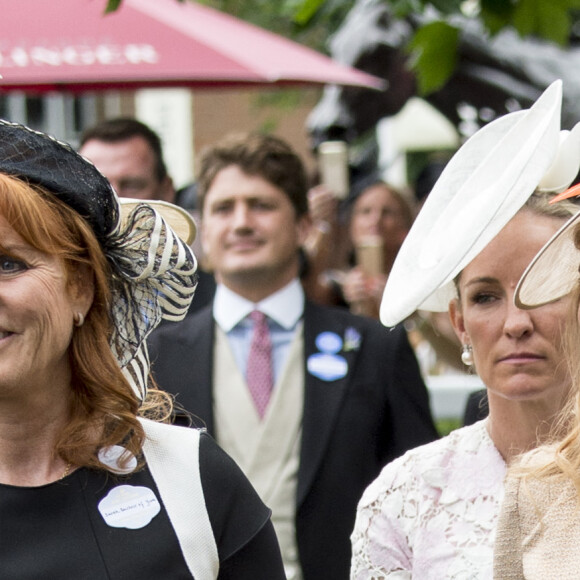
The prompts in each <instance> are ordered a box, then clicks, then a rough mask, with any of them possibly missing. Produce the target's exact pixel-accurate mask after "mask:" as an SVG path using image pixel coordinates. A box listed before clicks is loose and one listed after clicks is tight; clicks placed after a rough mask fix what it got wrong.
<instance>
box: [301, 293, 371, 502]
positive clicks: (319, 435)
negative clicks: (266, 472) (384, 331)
mask: <svg viewBox="0 0 580 580" xmlns="http://www.w3.org/2000/svg"><path fill="white" fill-rule="evenodd" d="M345 330H346V327H345V325H344V324H343V321H342V320H337V319H336V316H333V311H332V310H327V309H323V308H319V307H317V306H316V305H314V304H310V303H306V305H305V308H304V372H305V380H304V387H305V392H304V413H303V432H302V448H301V452H300V469H299V473H298V492H297V505H300V504H301V502H302V501H303V500H304V498H305V497H306V494H307V492H308V490H309V488H310V486H311V485H312V481H313V480H314V477H315V475H316V471H317V470H318V467H319V465H320V462H321V461H322V458H323V456H324V452H325V450H326V448H327V447H328V444H329V441H330V437H331V435H332V430H333V427H334V424H335V422H336V419H337V417H338V414H339V412H340V409H341V406H342V401H343V399H344V396H345V393H346V391H347V388H348V385H349V383H350V380H351V375H352V370H353V368H354V367H355V364H356V358H357V355H358V352H359V350H358V348H357V349H354V350H347V351H346V352H345V351H342V352H340V353H339V354H340V356H341V357H344V358H345V359H346V361H347V364H348V370H347V373H346V376H344V377H343V378H339V379H337V380H333V381H325V380H322V379H320V378H318V377H316V376H314V375H313V374H311V373H309V372H308V370H307V368H306V366H307V364H308V357H310V356H311V355H313V354H316V353H318V352H320V351H319V350H318V348H317V347H316V344H315V341H316V338H317V337H318V336H319V335H320V333H322V332H333V333H336V334H337V335H338V336H340V337H341V338H342V339H343V340H344V334H345ZM357 330H358V329H357ZM358 332H360V330H358ZM359 348H360V345H359Z"/></svg>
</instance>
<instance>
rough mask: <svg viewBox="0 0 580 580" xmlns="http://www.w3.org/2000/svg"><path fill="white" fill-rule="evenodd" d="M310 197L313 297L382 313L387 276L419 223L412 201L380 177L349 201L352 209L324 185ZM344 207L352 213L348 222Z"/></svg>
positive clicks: (360, 310) (374, 315) (365, 312)
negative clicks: (414, 213)
mask: <svg viewBox="0 0 580 580" xmlns="http://www.w3.org/2000/svg"><path fill="white" fill-rule="evenodd" d="M308 202H309V210H310V214H311V217H312V222H313V225H314V227H313V232H312V235H311V237H310V238H309V240H308V241H307V243H306V255H307V256H308V260H309V263H308V266H309V270H308V274H309V276H308V277H307V278H306V290H307V292H308V293H309V295H310V296H311V298H312V299H313V300H316V301H319V302H323V303H328V304H334V305H336V304H342V305H345V306H348V307H349V308H350V310H351V311H352V312H355V313H356V314H363V315H366V316H371V317H372V318H378V317H379V306H380V302H381V296H382V294H383V289H384V287H385V282H386V279H387V275H388V273H389V272H390V270H391V267H392V265H393V262H394V260H395V257H396V255H397V252H398V251H399V248H400V247H401V244H402V243H403V240H404V239H405V236H406V235H407V232H408V231H409V229H410V227H411V224H412V223H413V211H412V209H411V206H410V204H409V202H408V201H407V199H406V198H405V196H404V194H402V193H401V192H399V191H398V190H397V189H395V188H394V187H392V186H390V185H388V184H387V183H385V182H383V181H380V180H372V181H370V182H369V183H368V184H367V185H365V186H363V187H362V190H361V191H360V192H359V193H358V194H357V195H356V196H354V199H352V200H351V199H349V200H348V201H347V202H345V203H347V204H349V205H350V207H349V208H348V211H347V210H346V209H345V208H339V204H338V200H337V199H336V198H334V196H333V194H332V192H331V191H329V190H328V189H326V188H325V187H324V186H322V185H319V186H316V187H314V188H312V189H311V190H310V192H309V194H308ZM345 203H343V204H341V205H345ZM339 210H340V211H341V212H345V213H348V217H347V218H346V222H347V223H346V224H341V220H340V219H339V217H338V215H337V211H339ZM343 219H345V218H343Z"/></svg>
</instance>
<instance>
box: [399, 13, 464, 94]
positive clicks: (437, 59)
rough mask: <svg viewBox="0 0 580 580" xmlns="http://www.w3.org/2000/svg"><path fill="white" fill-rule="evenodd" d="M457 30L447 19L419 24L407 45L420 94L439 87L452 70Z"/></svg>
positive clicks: (457, 40) (455, 56) (457, 39)
mask: <svg viewBox="0 0 580 580" xmlns="http://www.w3.org/2000/svg"><path fill="white" fill-rule="evenodd" d="M458 42H459V30H458V29H457V28H455V27H454V26H451V25H450V24H448V23H447V22H443V21H435V22H430V23H429V24H427V25H425V26H422V27H421V28H420V29H419V30H418V31H417V32H416V34H415V36H414V37H413V39H412V40H411V43H410V45H409V50H410V52H411V66H412V67H413V68H414V70H415V71H416V72H417V80H418V83H419V84H418V88H419V93H420V94H427V93H430V92H432V91H435V90H437V89H439V88H441V87H442V86H443V85H444V84H445V83H446V82H447V79H449V77H450V76H451V74H452V73H453V70H454V69H455V64H456V60H457V43H458Z"/></svg>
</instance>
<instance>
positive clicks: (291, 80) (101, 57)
mask: <svg viewBox="0 0 580 580" xmlns="http://www.w3.org/2000/svg"><path fill="white" fill-rule="evenodd" d="M104 6H105V1H104V0H54V1H51V2H47V1H46V0H17V1H14V2H4V5H3V6H2V16H1V17H0V74H1V75H2V79H0V91H1V90H2V89H5V90H8V89H10V90H13V89H20V90H28V91H47V90H70V91H75V92H78V91H85V90H102V89H135V88H142V87H149V88H151V87H168V86H174V87H175V86H182V87H192V88H194V87H208V88H209V87H225V86H257V85H266V86H273V85H274V86H284V85H301V84H341V85H360V86H367V87H375V88H381V86H382V81H381V80H380V79H377V78H375V77H372V76H370V75H368V74H366V73H363V72H361V71H358V70H356V69H353V68H350V67H347V66H344V65H342V64H339V63H337V62H335V61H333V60H332V59H330V58H329V57H326V56H325V55H322V54H320V53H318V52H315V51H313V50H311V49H309V48H306V47H304V46H301V45H300V44H298V43H295V42H292V41H290V40H288V39H286V38H283V37H281V36H278V35H275V34H273V33H271V32H268V31H266V30H263V29H261V28H257V27H255V26H252V25H250V24H248V23H246V22H244V21H241V20H239V19H236V18H234V17H232V16H229V15H227V14H224V13H222V12H219V11H216V10H213V9H210V8H208V7H206V6H202V5H200V4H195V3H193V2H185V3H183V4H182V3H179V2H177V1H176V0H123V3H122V5H121V8H120V9H119V10H118V11H117V12H114V13H112V14H109V15H105V14H103V10H104Z"/></svg>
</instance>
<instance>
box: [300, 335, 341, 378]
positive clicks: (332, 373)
mask: <svg viewBox="0 0 580 580" xmlns="http://www.w3.org/2000/svg"><path fill="white" fill-rule="evenodd" d="M329 334H330V333H329ZM306 368H307V369H308V372H309V373H310V374H311V375H313V376H315V377H317V378H319V379H320V380H321V381H327V382H328V381H337V380H338V379H342V378H343V377H345V376H346V373H347V372H348V363H347V362H346V359H345V358H344V357H342V356H340V355H337V354H324V353H318V354H311V355H310V356H309V357H308V360H307V362H306Z"/></svg>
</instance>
